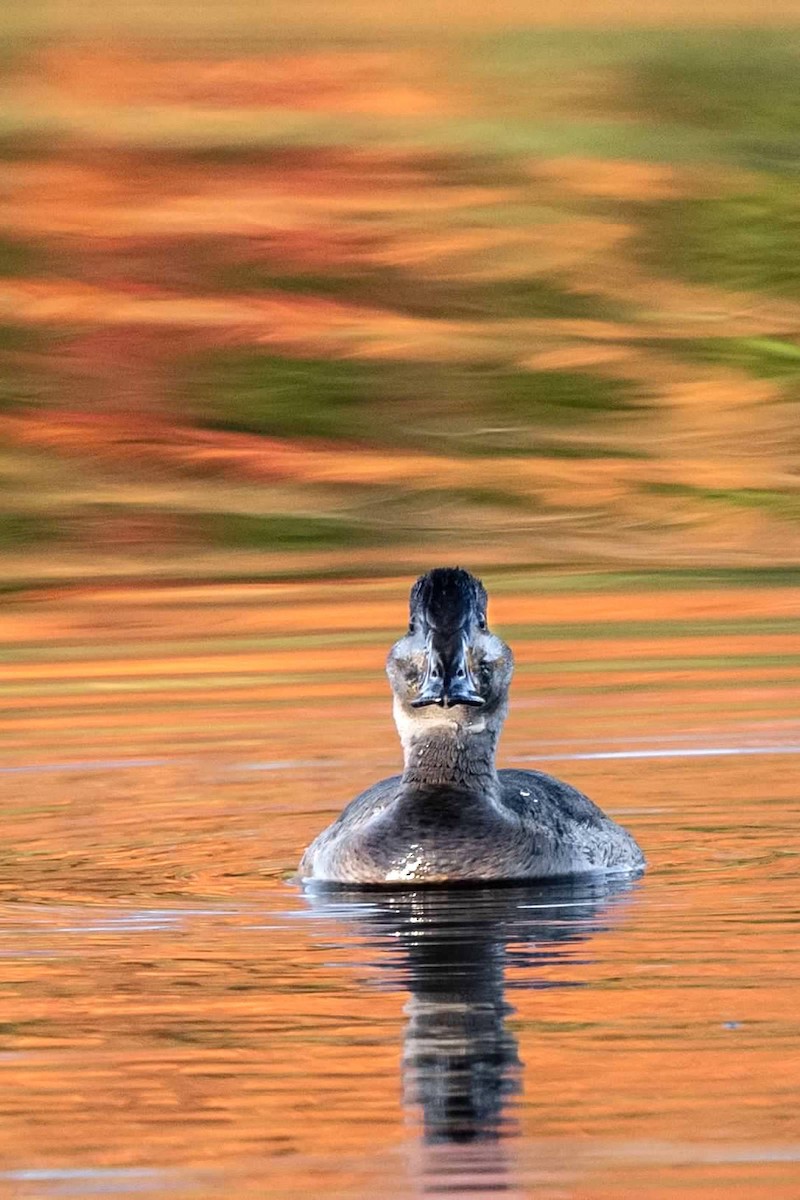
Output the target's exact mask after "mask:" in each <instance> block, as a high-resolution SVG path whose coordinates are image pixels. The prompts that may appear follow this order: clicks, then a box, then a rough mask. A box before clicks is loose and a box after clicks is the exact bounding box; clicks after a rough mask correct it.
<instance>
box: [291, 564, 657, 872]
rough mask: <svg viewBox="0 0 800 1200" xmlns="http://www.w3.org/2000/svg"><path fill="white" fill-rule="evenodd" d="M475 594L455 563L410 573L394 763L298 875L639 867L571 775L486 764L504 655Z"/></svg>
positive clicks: (399, 652)
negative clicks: (398, 763) (398, 750)
mask: <svg viewBox="0 0 800 1200" xmlns="http://www.w3.org/2000/svg"><path fill="white" fill-rule="evenodd" d="M486 607H487V597H486V591H485V589H484V587H483V585H482V584H481V582H480V580H478V579H476V578H475V577H474V576H473V575H470V574H469V572H468V571H464V570H462V569H461V568H460V567H438V568H437V569H436V570H433V571H429V572H428V574H427V575H423V576H421V578H420V579H418V580H417V582H416V583H415V584H414V586H413V588H412V589H411V601H410V620H409V626H408V632H407V633H406V634H405V636H404V637H402V638H401V639H400V641H398V642H396V643H395V645H394V646H393V647H392V649H391V650H390V651H389V657H388V660H387V664H386V670H387V673H388V676H389V682H390V684H391V688H392V692H393V693H394V719H395V722H396V724H397V730H398V733H399V734H400V741H401V742H402V745H403V755H404V768H403V774H402V775H393V776H392V777H391V779H383V780H381V781H380V782H379V783H376V784H373V786H372V787H371V788H368V789H367V791H366V792H362V794H361V795H360V796H357V797H356V799H355V800H353V801H352V802H351V803H350V804H348V806H347V807H346V808H345V810H344V811H343V812H342V814H341V815H340V816H339V817H338V819H337V820H336V821H334V822H333V824H332V825H329V826H328V828H327V829H325V830H323V832H322V833H321V834H320V835H319V836H318V837H317V838H316V840H315V841H314V842H312V844H311V845H310V846H309V847H308V849H307V850H306V852H305V854H304V855H303V859H302V862H301V863H300V874H301V876H302V877H303V878H305V879H314V880H320V881H323V882H328V883H338V884H353V883H355V884H373V885H374V884H383V885H389V886H397V885H402V884H409V885H419V884H448V883H485V882H488V881H495V882H498V883H499V882H508V881H511V880H523V879H547V878H554V877H559V876H570V875H582V874H586V873H590V872H595V871H602V872H610V871H614V872H633V871H638V870H641V869H642V868H643V867H644V865H645V860H644V855H643V854H642V852H641V850H640V849H639V847H638V846H637V844H636V842H635V841H634V839H633V838H632V837H631V835H630V834H629V833H628V832H627V831H626V830H625V829H622V828H621V826H619V825H617V824H616V822H614V821H612V820H611V818H610V817H607V816H606V815H605V814H604V813H603V812H601V810H600V809H599V808H598V807H597V805H595V804H593V803H592V801H591V800H589V799H588V798H587V797H586V796H584V795H582V794H581V793H580V792H579V791H577V790H576V789H575V788H573V787H570V785H569V784H567V783H562V782H561V781H560V780H558V779H554V778H553V777H552V776H551V775H545V774H543V773H542V772H541V771H516V770H504V771H498V770H497V768H496V767H495V751H496V748H497V741H498V738H499V736H500V731H501V729H502V727H503V721H504V720H505V717H506V713H507V711H508V690H509V685H510V683H511V675H512V672H513V665H514V660H513V656H512V653H511V650H510V649H509V648H508V646H507V645H506V644H505V642H503V641H502V640H501V639H500V638H499V637H497V635H496V634H494V633H492V632H491V631H490V630H489V628H488V625H487V623H486Z"/></svg>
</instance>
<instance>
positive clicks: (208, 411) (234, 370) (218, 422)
mask: <svg viewBox="0 0 800 1200" xmlns="http://www.w3.org/2000/svg"><path fill="white" fill-rule="evenodd" d="M187 386H188V395H189V402H190V406H191V409H192V411H193V413H194V414H195V416H196V417H197V419H199V420H201V421H203V422H205V423H206V424H208V425H211V426H213V427H218V428H227V429H238V430H242V431H247V432H251V433H258V434H265V435H272V436H275V437H300V438H303V437H314V438H327V439H349V440H351V441H363V442H367V443H372V444H374V445H378V446H393V445H406V446H412V447H419V448H422V449H426V450H430V449H431V447H432V446H438V447H439V448H440V449H441V450H445V451H447V452H450V451H452V449H453V447H454V445H456V446H457V448H459V449H462V450H463V449H467V452H469V453H472V454H474V453H484V454H496V453H506V452H511V453H517V452H518V451H519V449H520V447H524V446H526V445H528V446H529V444H530V442H531V439H532V438H536V437H537V436H538V435H540V434H541V431H542V430H543V429H546V428H548V427H551V426H554V425H555V426H562V425H564V424H565V423H570V422H571V423H575V422H576V421H586V420H588V419H590V418H592V417H597V416H601V415H603V414H607V413H611V412H624V411H627V410H629V409H631V408H632V407H634V406H635V394H636V393H635V387H634V385H633V384H632V383H630V382H628V381H625V380H615V379H606V378H605V377H602V376H599V375H593V374H590V373H587V372H569V371H526V370H523V369H521V368H514V367H501V366H495V365H493V364H463V363H462V364H442V363H439V364H436V363H421V362H410V361H382V360H375V361H364V360H351V359H338V360H333V361H328V360H318V359H297V358H293V359H288V358H280V357H277V356H274V355H264V354H257V353H254V352H252V351H227V352H224V353H221V354H213V355H210V356H206V357H204V358H203V359H202V360H200V361H197V362H195V364H194V365H193V367H192V368H191V370H190V373H189V381H188V385H187ZM503 422H505V423H508V422H512V423H513V428H512V429H511V436H510V437H508V436H505V434H504V432H503V430H502V429H500V430H498V429H497V428H496V427H497V425H498V423H503ZM498 434H499V436H498ZM467 438H469V439H470V445H469V446H468V447H465V446H464V445H463V440H464V439H467Z"/></svg>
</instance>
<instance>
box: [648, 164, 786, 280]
mask: <svg viewBox="0 0 800 1200" xmlns="http://www.w3.org/2000/svg"><path fill="white" fill-rule="evenodd" d="M637 246H638V250H639V253H640V256H641V258H642V259H643V260H644V262H645V264H646V265H647V266H651V267H656V268H658V269H660V270H662V271H668V272H670V273H672V274H675V275H681V276H683V277H684V278H686V279H689V280H691V281H692V282H695V283H703V284H716V285H719V286H721V287H725V288H733V289H740V290H747V291H765V292H773V293H776V294H777V295H781V296H787V297H792V298H796V297H800V192H799V191H798V189H797V187H796V186H795V185H794V184H791V183H789V182H787V181H786V180H783V179H779V178H776V177H774V176H762V177H761V178H760V182H759V184H758V185H757V186H754V187H753V188H752V190H747V191H744V190H743V191H740V192H738V193H736V194H734V195H728V196H718V197H708V198H698V199H678V200H665V201H662V202H660V203H658V204H652V205H649V206H648V207H647V208H646V209H645V210H644V212H643V215H642V229H641V235H640V237H639V238H638V241H637Z"/></svg>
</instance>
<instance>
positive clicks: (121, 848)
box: [0, 581, 800, 1200]
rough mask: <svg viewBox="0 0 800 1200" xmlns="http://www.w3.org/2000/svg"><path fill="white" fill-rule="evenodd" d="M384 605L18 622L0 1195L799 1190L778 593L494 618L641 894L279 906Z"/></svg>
mask: <svg viewBox="0 0 800 1200" xmlns="http://www.w3.org/2000/svg"><path fill="white" fill-rule="evenodd" d="M403 592H404V588H403V585H402V584H396V583H394V582H391V581H389V582H381V581H375V582H374V583H371V584H364V585H359V587H358V588H356V587H351V588H348V590H347V595H346V596H345V597H344V598H341V599H339V598H335V599H334V600H333V601H332V600H331V598H330V595H329V593H328V592H327V591H326V590H325V589H315V588H313V587H305V588H302V587H300V586H294V585H282V586H275V587H268V586H264V587H260V588H236V587H230V588H221V589H188V590H175V591H174V592H173V591H170V590H169V589H161V590H160V591H153V590H148V589H143V590H142V591H141V592H135V591H129V592H125V593H115V592H103V591H101V590H96V591H94V592H84V593H80V594H77V593H70V594H65V595H52V596H49V597H38V598H36V599H35V600H33V599H31V600H26V599H24V598H22V599H19V600H15V601H13V602H11V601H9V602H7V603H6V605H5V606H4V608H3V609H2V611H0V630H2V636H3V644H4V651H3V656H4V669H3V680H4V682H3V683H2V685H0V687H1V690H2V694H3V696H4V700H5V705H6V707H5V708H4V715H3V737H4V744H5V746H6V747H7V753H6V754H4V760H3V771H2V773H0V789H2V806H3V815H4V836H3V853H2V860H1V861H0V868H1V872H0V882H2V887H3V893H2V894H3V897H4V900H3V903H2V907H0V927H1V933H2V937H1V939H0V958H1V959H2V962H1V963H0V985H1V987H2V990H1V991H0V1036H1V1039H2V1040H1V1041H0V1067H1V1068H2V1074H3V1087H2V1092H0V1110H1V1111H2V1119H1V1120H0V1151H1V1152H2V1153H1V1156H0V1162H2V1167H1V1168H0V1195H3V1196H6V1195H7V1196H13V1197H20V1198H24V1200H28V1198H30V1197H42V1198H46V1197H62V1196H72V1197H84V1196H85V1197H89V1196H92V1197H95V1196H99V1197H102V1196H125V1195H128V1194H130V1195H134V1194H136V1195H148V1196H154V1197H161V1196H164V1197H170V1196H173V1195H174V1196H176V1197H192V1198H195V1197H197V1198H199V1197H232V1196H237V1197H238V1196H251V1195H252V1196H264V1195H268V1196H271V1197H272V1196H274V1197H284V1196H286V1197H289V1196H295V1197H296V1196H297V1195H305V1194H309V1195H316V1194H327V1195H333V1196H342V1197H372V1196H378V1195H385V1196H398V1197H400V1196H417V1195H451V1196H460V1195H465V1196H467V1195H468V1196H470V1197H475V1196H483V1195H486V1196H492V1195H495V1194H498V1193H502V1194H504V1195H510V1196H517V1195H518V1196H530V1195H535V1196H537V1197H543V1198H550V1197H553V1198H556V1197H558V1198H561V1197H578V1198H580V1200H598V1198H601V1197H602V1198H608V1200H610V1198H611V1197H614V1198H617V1197H620V1196H654V1197H655V1196H665V1195H673V1194H680V1195H687V1196H695V1195H696V1196H702V1197H707V1198H711V1197H723V1196H726V1197H727V1196H731V1195H737V1196H741V1197H747V1198H752V1197H755V1198H758V1197H762V1196H763V1197H767V1196H786V1197H790V1196H796V1195H798V1194H800V1183H798V1181H799V1180H800V1119H798V1116H797V1089H798V1085H799V1084H800V1061H799V1060H800V1055H798V1052H797V1051H798V1015H797V1014H798V1011H799V1010H800V965H798V959H797V954H796V945H797V917H798V908H799V907H800V904H799V903H798V900H797V867H798V846H797V837H796V832H795V831H796V828H797V824H798V815H799V812H800V787H798V766H800V755H799V754H798V749H800V722H798V719H797V717H796V713H797V701H798V694H799V693H800V686H799V685H800V677H799V674H798V663H797V657H796V655H795V657H792V656H793V653H794V651H793V646H796V644H797V639H796V634H797V632H798V628H797V626H798V624H800V621H798V618H797V617H796V597H795V596H793V595H792V594H791V592H790V590H789V589H784V588H780V587H775V588H763V589H756V588H750V589H748V588H744V587H743V588H739V589H728V590H726V591H725V592H719V591H714V590H712V589H706V590H702V589H698V590H696V591H677V590H676V591H673V592H665V593H662V594H655V593H649V592H647V591H639V592H636V593H633V592H630V593H625V592H622V591H617V592H613V591H608V590H602V591H597V592H591V591H588V592H584V593H578V594H567V595H564V594H559V595H548V594H537V593H536V592H535V590H534V589H533V588H532V587H529V586H528V585H527V584H526V583H525V581H522V582H520V583H518V584H512V583H509V584H508V586H507V587H506V588H505V590H502V589H500V591H499V592H498V595H497V598H496V601H495V605H494V612H495V621H496V623H497V625H498V628H499V629H500V630H501V632H503V633H504V634H505V635H506V636H507V637H508V639H509V640H510V641H511V642H512V644H513V645H514V648H515V650H516V651H517V657H518V662H519V668H518V675H517V679H516V681H515V689H514V705H513V713H512V718H511V720H510V723H509V728H508V731H507V736H506V738H505V741H504V743H503V747H502V755H501V757H502V760H503V762H504V763H510V762H513V761H522V760H525V759H527V758H528V757H530V758H531V759H536V760H537V761H540V760H544V761H547V762H548V763H549V769H551V770H553V772H554V773H557V774H559V775H561V776H563V777H566V778H568V779H570V780H571V781H573V782H574V783H575V784H576V785H578V786H580V787H582V788H583V789H584V790H586V791H587V792H589V794H590V795H592V796H593V797H594V798H595V799H597V800H598V802H600V803H601V804H602V805H603V806H604V807H605V808H607V809H608V810H609V811H610V812H612V813H613V814H614V815H615V816H617V817H619V818H620V819H621V820H623V821H624V822H625V823H626V824H627V825H629V827H630V828H631V829H632V830H633V831H634V832H635V833H636V835H637V837H638V838H639V839H640V841H641V842H642V844H643V846H644V847H645V849H646V851H647V853H648V857H649V859H650V864H651V865H650V870H649V871H648V873H647V875H646V876H645V877H644V879H642V880H640V881H636V882H629V883H627V884H619V885H617V886H616V887H608V886H605V885H601V884H598V883H587V882H582V883H575V884H572V885H553V886H550V887H548V888H543V887H528V888H521V887H510V888H506V889H476V890H469V889H465V890H454V891H446V890H441V891H438V890H431V891H424V890H421V891H409V892H405V893H394V894H393V893H380V892H371V893H363V892H362V893H358V892H354V891H353V892H349V891H342V892H338V893H325V892H324V891H317V892H311V893H304V892H303V891H302V890H301V889H300V888H298V887H297V885H296V884H295V883H293V882H292V881H291V880H290V879H289V874H290V871H291V868H292V867H293V865H294V864H295V863H296V861H297V858H298V856H299V853H300V851H301V850H302V848H303V846H304V845H305V843H306V842H307V841H308V840H309V839H310V838H311V837H312V836H313V835H314V833H316V832H317V830H318V829H319V828H320V827H321V826H322V825H323V824H324V823H325V822H326V821H327V820H329V819H330V816H331V815H332V814H333V812H335V811H337V810H338V809H339V808H340V807H341V805H342V803H343V802H344V801H345V800H346V799H347V798H349V796H351V795H352V794H353V793H354V792H355V791H357V790H358V789H360V788H361V787H362V786H364V784H365V783H367V782H369V781H370V780H372V779H375V778H377V777H379V776H381V775H384V774H387V773H389V772H390V771H391V770H393V769H394V768H395V766H396V763H397V751H396V748H395V739H394V736H393V733H392V730H391V726H390V719H389V704H388V697H387V689H386V685H385V683H384V682H383V680H382V678H381V667H382V658H383V654H384V651H385V648H386V646H387V645H388V642H389V640H390V638H391V636H392V634H393V633H394V631H395V630H396V629H398V628H399V627H400V626H401V625H402V614H403V604H404V599H403Z"/></svg>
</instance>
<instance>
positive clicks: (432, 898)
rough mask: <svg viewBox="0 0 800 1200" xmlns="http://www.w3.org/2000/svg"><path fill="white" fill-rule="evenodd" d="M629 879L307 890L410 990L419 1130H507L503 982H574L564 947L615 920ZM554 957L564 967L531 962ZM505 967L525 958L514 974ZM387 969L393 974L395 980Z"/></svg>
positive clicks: (407, 1048)
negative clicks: (378, 951)
mask: <svg viewBox="0 0 800 1200" xmlns="http://www.w3.org/2000/svg"><path fill="white" fill-rule="evenodd" d="M632 886H633V884H632V882H631V881H627V882H624V881H622V882H621V881H620V880H619V879H618V880H616V881H614V882H612V881H609V880H603V879H597V880H595V879H591V880H587V879H584V880H574V881H569V882H565V883H558V884H556V883H551V884H548V885H546V886H545V885H539V886H527V887H504V888H497V887H492V888H460V889H448V888H428V889H419V890H416V891H396V892H392V891H386V892H379V891H369V892H368V891H364V890H363V889H361V890H359V889H355V888H354V889H352V890H350V889H344V888H339V889H337V890H335V891H327V892H326V891H318V890H312V891H309V893H308V896H309V900H310V903H311V904H312V906H313V908H314V910H315V912H316V913H317V914H318V915H323V914H324V915H328V916H331V917H335V918H336V919H337V920H338V921H341V920H345V921H346V922H348V923H352V924H353V925H355V927H356V929H357V933H358V935H359V940H364V941H366V942H367V943H368V944H371V945H375V944H377V945H379V946H380V947H381V948H382V949H383V950H384V951H386V952H387V953H386V955H385V956H382V958H383V959H384V961H385V962H386V963H387V965H388V966H389V967H390V969H392V970H393V971H398V972H400V973H402V978H403V982H404V984H405V986H406V987H407V988H408V990H409V992H410V998H409V1001H408V1005H407V1008H406V1011H407V1013H408V1016H409V1021H408V1025H407V1026H406V1031H405V1039H404V1053H403V1081H404V1092H405V1096H406V1100H407V1102H409V1103H410V1104H412V1105H419V1106H420V1108H421V1110H422V1117H423V1123H424V1130H425V1137H426V1140H427V1141H428V1142H469V1141H475V1140H479V1139H493V1138H498V1137H500V1136H503V1135H506V1134H508V1133H510V1132H513V1129H514V1121H513V1118H512V1117H511V1116H509V1114H508V1112H507V1102H508V1100H509V1097H511V1096H513V1095H514V1094H515V1093H518V1092H520V1091H521V1088H522V1063H521V1062H520V1058H519V1053H518V1046H517V1040H516V1038H515V1036H514V1034H513V1032H512V1030H511V1029H510V1028H509V1025H508V1022H507V1018H508V1016H509V1014H510V1013H512V1012H513V1011H514V1010H513V1008H512V1007H511V1006H510V1005H509V1004H508V1003H507V1002H506V999H505V992H506V990H507V988H509V987H511V986H521V987H526V988H552V987H565V986H576V985H577V983H578V981H577V980H576V978H575V975H576V972H575V971H574V970H571V969H570V967H575V966H577V961H578V960H576V958H575V955H574V954H571V953H568V948H569V947H572V946H574V945H575V944H576V943H580V942H583V941H585V940H586V939H587V938H589V937H591V936H592V934H594V933H595V932H597V931H598V930H600V929H603V928H607V927H608V926H609V925H610V924H612V923H613V921H614V920H615V910H616V909H618V906H619V905H618V902H619V900H620V898H621V897H623V896H624V895H625V893H627V892H629V891H630V889H631V887H632ZM559 960H560V962H561V965H562V966H563V968H564V970H563V971H559V972H557V977H556V978H554V976H553V972H552V971H550V970H549V971H548V972H547V974H546V976H545V975H544V974H539V972H538V971H537V968H538V969H541V968H542V967H544V966H548V967H550V966H551V965H552V964H554V963H558V962H559ZM508 967H523V968H526V969H527V970H526V973H525V974H524V976H520V977H517V979H516V981H515V984H513V983H512V984H509V982H508V981H507V980H506V969H507V968H508ZM396 978H397V977H396V976H394V979H395V980H396Z"/></svg>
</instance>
